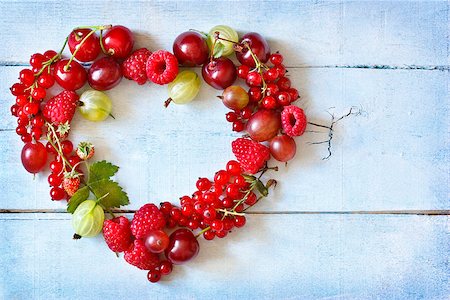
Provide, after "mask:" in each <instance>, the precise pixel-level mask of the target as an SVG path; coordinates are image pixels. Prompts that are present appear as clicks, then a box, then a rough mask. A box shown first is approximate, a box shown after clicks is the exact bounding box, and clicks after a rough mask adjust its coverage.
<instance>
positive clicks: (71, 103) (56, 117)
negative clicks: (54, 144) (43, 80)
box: [43, 91, 80, 126]
mask: <svg viewBox="0 0 450 300" xmlns="http://www.w3.org/2000/svg"><path fill="white" fill-rule="evenodd" d="M79 98H80V97H79V96H78V95H77V93H75V92H73V91H62V92H61V93H59V94H58V95H56V96H55V97H53V98H51V99H50V100H48V101H47V103H46V104H45V106H44V110H43V115H44V117H45V118H46V119H47V121H49V122H50V123H52V124H54V125H56V126H57V125H59V124H65V123H70V121H72V118H73V115H74V114H75V109H76V108H77V102H78V99H79Z"/></svg>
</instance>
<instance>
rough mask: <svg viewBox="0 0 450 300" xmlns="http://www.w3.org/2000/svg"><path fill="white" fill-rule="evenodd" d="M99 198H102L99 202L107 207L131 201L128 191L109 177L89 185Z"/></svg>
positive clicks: (118, 205)
mask: <svg viewBox="0 0 450 300" xmlns="http://www.w3.org/2000/svg"><path fill="white" fill-rule="evenodd" d="M89 186H90V187H91V189H92V191H93V193H94V195H95V196H96V197H97V199H98V198H102V197H103V198H102V199H101V200H100V202H99V204H101V205H102V206H103V207H104V208H105V209H109V208H112V207H120V206H122V205H127V204H128V203H130V200H129V199H128V195H127V193H125V192H124V191H123V190H122V188H121V187H120V186H119V184H118V183H117V182H115V181H112V180H109V179H101V180H99V181H96V182H93V183H91V184H90V185H89Z"/></svg>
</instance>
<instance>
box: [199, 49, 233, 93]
mask: <svg viewBox="0 0 450 300" xmlns="http://www.w3.org/2000/svg"><path fill="white" fill-rule="evenodd" d="M202 76H203V79H204V80H205V81H206V83H208V84H209V85H210V86H212V87H213V88H215V89H218V90H223V89H226V88H227V87H229V86H230V85H232V84H233V83H234V82H235V81H236V78H237V72H236V66H235V65H234V63H233V62H232V61H231V60H230V59H228V58H226V57H220V58H217V59H214V60H212V61H209V62H207V63H206V64H204V65H203V67H202Z"/></svg>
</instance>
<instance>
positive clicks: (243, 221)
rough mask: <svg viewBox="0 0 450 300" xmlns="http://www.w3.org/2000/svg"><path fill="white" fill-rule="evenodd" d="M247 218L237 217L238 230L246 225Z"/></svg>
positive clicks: (235, 222) (235, 221)
mask: <svg viewBox="0 0 450 300" xmlns="http://www.w3.org/2000/svg"><path fill="white" fill-rule="evenodd" d="M245 221H246V220H245V217H244V216H236V217H235V218H234V226H236V227H237V228H240V227H242V226H244V225H245Z"/></svg>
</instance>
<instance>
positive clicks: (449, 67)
mask: <svg viewBox="0 0 450 300" xmlns="http://www.w3.org/2000/svg"><path fill="white" fill-rule="evenodd" d="M83 65H84V66H86V67H87V66H89V65H90V64H83ZM28 66H29V63H25V62H19V61H0V67H28ZM194 68H200V67H194ZM286 68H288V69H370V70H424V71H449V70H450V65H384V64H376V65H368V64H356V65H298V66H286Z"/></svg>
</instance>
